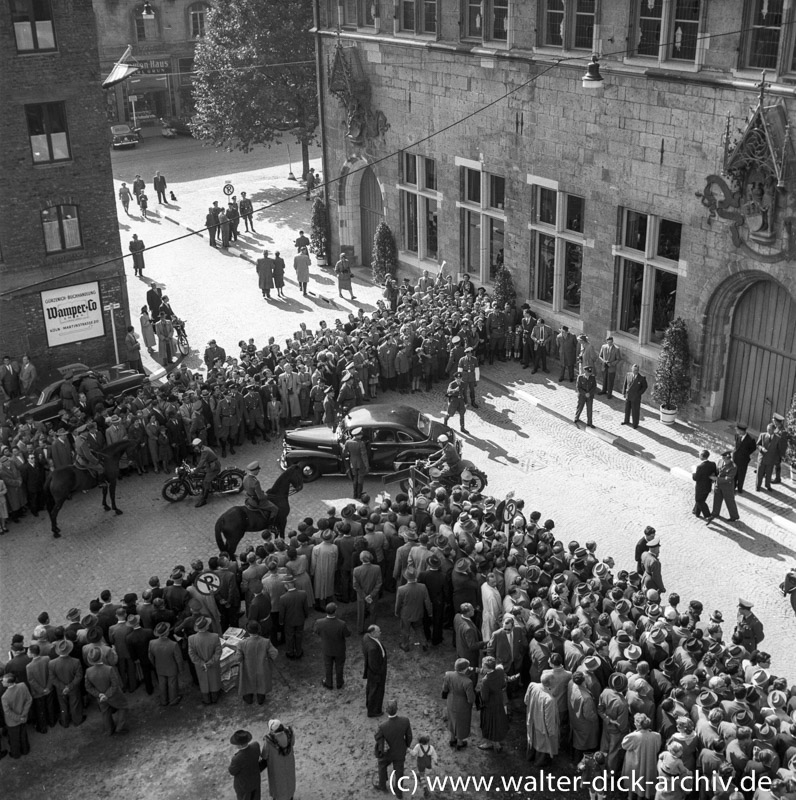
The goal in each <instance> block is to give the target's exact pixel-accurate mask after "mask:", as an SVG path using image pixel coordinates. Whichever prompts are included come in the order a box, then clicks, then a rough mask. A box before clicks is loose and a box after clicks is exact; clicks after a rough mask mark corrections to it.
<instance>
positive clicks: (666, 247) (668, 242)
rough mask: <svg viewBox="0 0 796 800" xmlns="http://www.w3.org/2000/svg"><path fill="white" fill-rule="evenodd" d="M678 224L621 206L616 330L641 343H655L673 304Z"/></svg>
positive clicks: (676, 272)
mask: <svg viewBox="0 0 796 800" xmlns="http://www.w3.org/2000/svg"><path fill="white" fill-rule="evenodd" d="M682 230H683V228H682V223H680V222H677V221H675V220H671V219H667V218H665V217H661V216H657V215H653V214H644V213H641V212H637V211H633V210H632V209H628V208H625V209H621V238H620V242H619V244H618V245H617V246H616V247H615V248H614V255H615V256H616V259H617V266H616V268H617V272H618V274H617V285H618V291H619V294H618V297H617V329H618V330H619V331H621V332H623V333H626V334H628V335H630V336H632V337H633V338H634V339H635V340H637V342H638V343H639V344H659V343H660V342H661V341H662V339H663V334H664V332H665V330H666V328H667V327H668V325H669V323H670V322H671V321H672V319H674V316H675V311H676V306H677V281H678V264H679V260H680V243H681V238H682Z"/></svg>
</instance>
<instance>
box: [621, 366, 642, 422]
mask: <svg viewBox="0 0 796 800" xmlns="http://www.w3.org/2000/svg"><path fill="white" fill-rule="evenodd" d="M646 391H647V379H646V377H644V375H642V374H641V371H640V369H639V366H638V364H633V366H632V367H631V369H630V372H628V373H627V375H625V383H624V385H623V387H622V394H623V395H624V398H625V419H624V421H623V422H622V425H630V419H631V416H632V418H633V427H634V428H638V423H639V419H640V417H641V398H642V396H643V395H644V392H646Z"/></svg>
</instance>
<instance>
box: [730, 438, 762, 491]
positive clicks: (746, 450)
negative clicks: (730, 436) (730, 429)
mask: <svg viewBox="0 0 796 800" xmlns="http://www.w3.org/2000/svg"><path fill="white" fill-rule="evenodd" d="M747 428H748V426H747V424H746V423H745V422H736V423H735V447H734V448H733V451H732V461H733V463H734V464H735V466H736V469H737V471H736V473H735V491H736V492H737V493H738V494H743V484H744V481H745V480H746V470H747V469H748V468H749V462H750V461H751V460H752V453H754V451H755V450H757V442H755V440H754V437H753V436H750V435H749V433H748V432H747Z"/></svg>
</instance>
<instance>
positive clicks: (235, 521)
mask: <svg viewBox="0 0 796 800" xmlns="http://www.w3.org/2000/svg"><path fill="white" fill-rule="evenodd" d="M303 488H304V475H303V473H302V471H301V467H300V466H299V465H298V464H296V465H294V466H292V467H290V468H289V469H286V470H285V471H284V472H283V473H282V474H281V475H280V476H279V477H278V478H277V479H276V481H274V485H273V486H272V487H271V488H270V489H269V490H268V491H267V492H266V494H267V495H268V499H269V500H270V501H271V502H272V503H274V504H275V505H276V507H277V508H278V509H279V513H278V514H277V516H276V519H275V520H272V521H271V522H270V524H269V525H268V527H269V528H275V529H276V531H277V532H278V533H279V535H280V536H284V535H285V527H286V525H287V515H288V514H289V513H290V503H288V500H287V497H288V495H289V494H295V493H296V492H300V491H301V490H302V489H303ZM264 522H265V520H264V519H263V515H262V514H260V513H258V512H257V511H252V510H251V509H249V508H247V507H246V506H235V507H234V508H230V509H229V511H225V512H224V513H223V514H222V515H221V516H220V517H219V518H218V519H217V520H216V544H217V545H218V549H219V550H220V551H223V552H225V553H229V554H230V555H234V554H235V551H236V550H237V549H238V545H239V544H240V540H241V539H242V538H243V534H244V533H246V532H247V531H261V530H263V529H264V528H265V527H266V526H265V525H264V524H263V523H264Z"/></svg>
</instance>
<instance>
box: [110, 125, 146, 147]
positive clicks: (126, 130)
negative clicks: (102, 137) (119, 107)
mask: <svg viewBox="0 0 796 800" xmlns="http://www.w3.org/2000/svg"><path fill="white" fill-rule="evenodd" d="M111 137H112V139H111V144H112V145H113V147H114V149H116V148H117V147H135V146H136V145H137V144H138V142H139V141H140V139H139V136H138V132H137V131H136V130H133V128H131V127H130V126H129V125H128V124H127V123H122V124H120V125H111Z"/></svg>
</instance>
